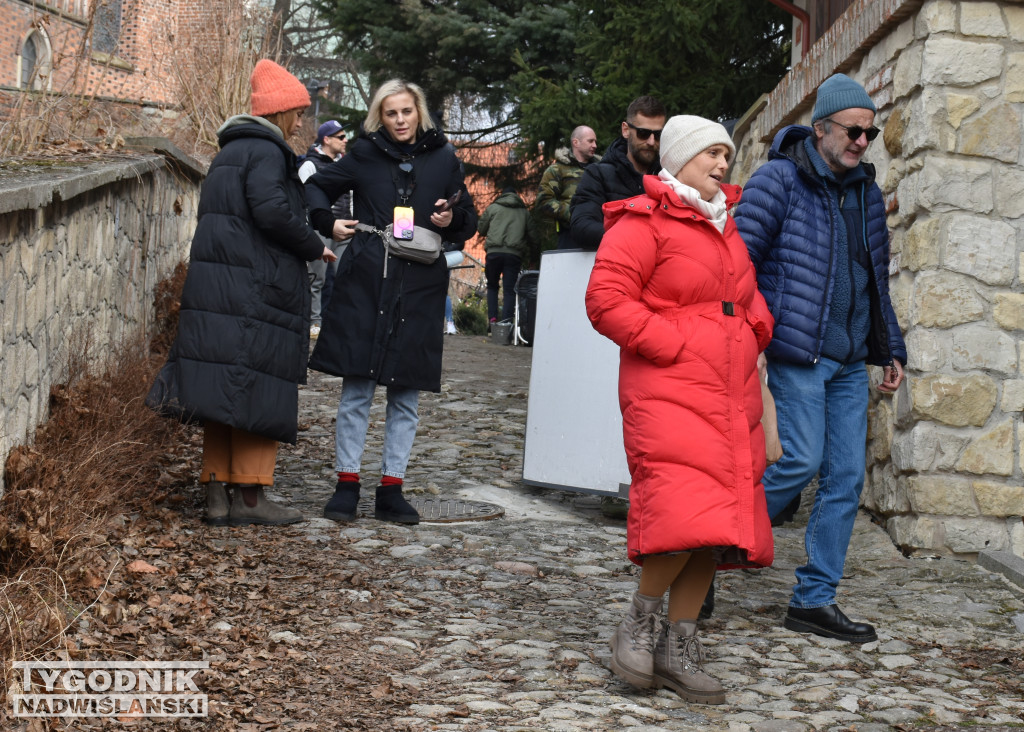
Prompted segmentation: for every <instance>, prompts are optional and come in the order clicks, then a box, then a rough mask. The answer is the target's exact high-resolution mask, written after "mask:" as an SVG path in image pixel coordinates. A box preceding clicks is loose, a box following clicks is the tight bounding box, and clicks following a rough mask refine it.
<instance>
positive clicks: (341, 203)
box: [296, 143, 352, 239]
mask: <svg viewBox="0 0 1024 732" xmlns="http://www.w3.org/2000/svg"><path fill="white" fill-rule="evenodd" d="M306 162H309V163H312V164H313V168H314V169H315V170H316V172H320V171H321V170H323V169H324V168H326V167H327V166H328V165H330V164H331V163H333V162H335V160H334V158H332V157H330V156H329V155H324V153H323V151H322V150H321V149H320V146H319V145H317V144H315V143H314V144H312V145H310V146H309V149H308V150H307V151H306V154H305V155H303V156H301V157H300V158H299V159H298V160H297V161H296V164H297V165H298V166H299V170H300V171H301V170H302V165H303V163H306ZM300 177H301V176H300ZM331 213H333V214H334V215H335V217H337V218H339V219H351V218H352V194H351V193H343V194H342V195H341V197H340V198H339V199H338V200H337V201H335V202H334V205H333V206H331ZM329 238H330V237H328V239H329Z"/></svg>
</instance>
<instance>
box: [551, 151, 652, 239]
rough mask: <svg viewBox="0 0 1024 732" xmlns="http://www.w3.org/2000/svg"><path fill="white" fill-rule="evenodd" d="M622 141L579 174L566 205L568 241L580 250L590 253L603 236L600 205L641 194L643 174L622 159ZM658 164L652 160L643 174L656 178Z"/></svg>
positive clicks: (624, 154)
mask: <svg viewBox="0 0 1024 732" xmlns="http://www.w3.org/2000/svg"><path fill="white" fill-rule="evenodd" d="M627 151H628V147H627V143H626V138H625V137H620V138H618V139H617V140H616V141H615V142H613V143H612V144H611V145H609V146H608V149H607V150H606V151H605V153H604V157H602V158H601V161H600V162H598V163H595V164H593V165H588V166H587V168H586V170H584V171H583V177H581V178H580V182H579V185H578V186H576V193H575V194H574V195H573V197H572V201H571V202H570V203H569V210H570V212H571V216H572V225H571V229H570V230H571V232H572V240H573V243H574V244H575V245H576V246H578V247H579V248H580V249H588V250H590V251H593V250H595V249H597V247H598V245H600V243H601V237H603V236H604V213H603V212H602V211H601V206H603V205H604V204H606V203H608V202H609V201H620V200H622V199H624V198H632V197H633V196H639V195H641V194H642V193H643V192H644V174H643V173H637V172H636V169H635V168H634V167H633V163H631V162H629V158H628V157H626V153H627ZM659 170H661V162H660V161H659V160H658V159H657V158H655V160H654V162H653V163H652V164H651V167H650V168H649V169H648V170H647V173H646V174H647V175H657V174H658V171H659Z"/></svg>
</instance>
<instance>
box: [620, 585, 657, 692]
mask: <svg viewBox="0 0 1024 732" xmlns="http://www.w3.org/2000/svg"><path fill="white" fill-rule="evenodd" d="M660 613H661V598H660V597H648V596H646V595H641V594H640V593H639V592H637V593H636V594H635V595H633V602H632V604H631V605H630V606H629V612H628V613H627V614H626V619H625V620H623V621H622V622H621V623H619V627H618V628H617V629H616V630H615V635H613V636H612V639H611V647H612V658H611V667H612V671H613V672H614V673H615V675H616V676H618V677H619V678H620V679H622V680H623V681H625V682H626V683H627V684H632V685H633V686H636V687H637V688H640V689H646V688H648V687H649V686H650V685H651V680H652V678H653V676H652V674H653V671H654V642H655V640H657V638H658V631H659V629H660V627H661V618H660V617H659V614H660Z"/></svg>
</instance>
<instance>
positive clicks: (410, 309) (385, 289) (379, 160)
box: [306, 129, 477, 392]
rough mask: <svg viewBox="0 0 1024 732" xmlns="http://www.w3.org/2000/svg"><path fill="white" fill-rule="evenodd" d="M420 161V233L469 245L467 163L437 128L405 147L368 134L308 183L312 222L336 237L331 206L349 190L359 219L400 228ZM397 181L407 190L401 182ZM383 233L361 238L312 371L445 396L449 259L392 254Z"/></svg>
mask: <svg viewBox="0 0 1024 732" xmlns="http://www.w3.org/2000/svg"><path fill="white" fill-rule="evenodd" d="M402 161H408V162H410V163H412V166H413V172H412V175H411V178H412V185H413V192H412V195H411V197H410V199H409V203H408V205H409V206H412V208H413V210H414V212H415V222H416V225H417V226H422V227H425V228H428V229H431V230H433V231H438V232H439V233H440V234H441V236H442V238H444V239H445V240H446V241H454V242H463V241H465V240H466V239H468V238H469V237H471V236H473V234H474V233H475V232H476V224H477V215H476V211H475V210H474V208H473V203H472V201H471V200H470V197H469V193H468V192H467V191H466V188H465V185H464V183H463V176H462V172H461V169H460V165H459V160H458V158H457V157H456V156H455V151H454V149H453V148H452V146H451V145H449V144H448V141H447V140H446V139H445V136H444V135H443V134H442V133H441V132H439V131H437V130H428V131H427V132H425V133H421V134H420V136H419V138H418V139H417V141H416V143H414V144H413V145H412V146H411V147H408V148H407V149H405V150H403V149H402V148H400V147H399V146H398V145H396V144H395V143H394V142H393V141H392V140H391V138H390V137H389V136H388V135H387V133H386V132H385V131H384V130H383V129H381V130H380V131H378V132H373V133H370V134H363V135H362V136H360V137H359V139H357V140H356V141H355V143H354V144H353V145H352V146H351V147H350V148H349V152H348V154H347V155H346V156H345V157H343V158H342V159H341V160H338V161H337V162H334V163H332V164H331V165H329V166H328V167H326V168H325V169H323V170H321V171H319V172H317V173H316V175H314V176H313V177H312V178H309V179H308V180H307V181H306V194H307V196H308V197H309V204H310V215H311V217H312V219H313V221H314V223H315V224H316V225H317V228H318V229H319V230H320V233H322V234H324V235H329V230H330V224H331V223H333V216H328V215H327V214H328V213H329V209H330V202H331V201H334V200H336V199H337V198H338V196H340V195H341V194H342V193H344V192H345V191H348V190H351V191H353V194H354V199H355V202H354V213H355V218H356V219H358V220H359V222H360V223H364V224H369V225H371V226H374V227H376V228H378V229H383V228H384V227H385V226H387V225H388V224H390V223H391V222H392V219H393V217H394V208H395V206H396V205H397V204H398V188H399V186H401V187H403V188H406V187H408V185H409V180H408V179H407V178H406V176H405V175H404V174H403V173H402V172H401V171H399V169H398V164H399V163H400V162H402ZM396 183H397V184H396ZM460 190H461V191H462V197H461V199H460V201H459V203H458V204H456V206H455V208H454V209H453V217H452V222H451V224H450V225H449V226H448V227H447V228H445V229H443V230H439V229H437V227H435V226H434V225H433V224H431V223H430V215H431V213H433V211H434V202H435V201H437V200H438V199H439V198H445V199H447V198H449V197H450V196H451V195H452V194H454V193H455V192H456V191H460ZM387 260H388V261H387V274H386V276H385V250H384V245H383V243H382V242H381V240H380V237H378V236H377V235H376V234H374V233H370V232H359V233H357V234H356V235H355V236H354V237H353V238H352V240H351V243H350V244H349V246H348V248H347V249H346V250H345V252H344V254H342V256H341V259H340V260H339V262H338V272H337V274H336V275H335V280H334V291H333V294H332V295H331V299H330V301H329V302H328V304H327V309H326V311H325V312H324V313H323V323H322V325H321V329H320V337H319V338H318V339H317V343H316V348H314V349H313V355H312V356H311V357H310V361H309V366H310V368H312V369H316V370H317V371H323V372H325V373H328V374H334V375H335V376H359V377H363V378H367V379H373V380H374V381H376V382H377V383H378V384H381V385H383V386H395V387H399V388H405V389H421V390H425V391H435V392H436V391H440V390H441V352H442V347H443V343H444V303H445V295H446V294H447V292H448V266H447V263H446V262H445V258H444V257H443V256H441V257H438V258H437V260H436V261H434V262H433V263H431V264H420V263H418V262H411V261H408V260H405V259H399V258H397V257H387Z"/></svg>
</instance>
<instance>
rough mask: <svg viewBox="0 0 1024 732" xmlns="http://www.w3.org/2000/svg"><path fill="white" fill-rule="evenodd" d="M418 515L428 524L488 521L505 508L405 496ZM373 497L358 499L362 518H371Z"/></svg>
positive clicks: (430, 497)
mask: <svg viewBox="0 0 1024 732" xmlns="http://www.w3.org/2000/svg"><path fill="white" fill-rule="evenodd" d="M405 500H407V501H408V502H409V503H410V504H411V505H412V507H413V508H415V509H416V511H417V512H418V513H419V515H420V521H421V522H422V523H428V524H447V523H452V522H455V521H488V520H490V519H496V518H500V517H502V516H504V515H505V509H504V508H502V507H501V506H498V505H496V504H494V503H484V502H483V501H466V500H463V499H461V498H442V497H439V496H416V495H407V496H405ZM373 509H374V497H373V496H372V495H369V496H364V497H362V498H360V499H359V507H358V509H357V510H358V512H359V516H361V517H363V518H373Z"/></svg>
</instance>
